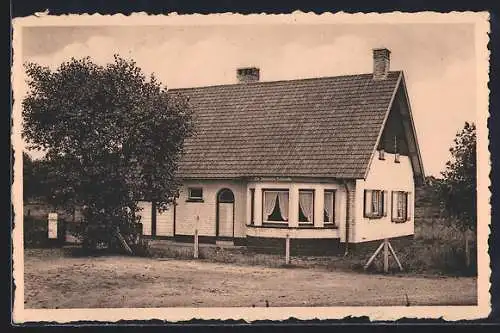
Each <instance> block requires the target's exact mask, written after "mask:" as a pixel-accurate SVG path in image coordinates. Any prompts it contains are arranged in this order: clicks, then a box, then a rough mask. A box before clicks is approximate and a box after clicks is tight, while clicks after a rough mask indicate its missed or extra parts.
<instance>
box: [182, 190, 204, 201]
mask: <svg viewBox="0 0 500 333" xmlns="http://www.w3.org/2000/svg"><path fill="white" fill-rule="evenodd" d="M187 190H188V193H187V196H188V198H187V200H186V202H203V187H201V186H189V187H188V189H187ZM193 190H199V191H201V196H199V197H198V196H192V191H193Z"/></svg>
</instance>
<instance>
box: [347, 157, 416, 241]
mask: <svg viewBox="0 0 500 333" xmlns="http://www.w3.org/2000/svg"><path fill="white" fill-rule="evenodd" d="M365 189H367V190H372V189H373V190H385V191H388V192H387V193H388V198H387V200H388V205H387V209H388V212H387V216H385V217H382V218H379V219H368V218H365V217H363V209H364V207H363V203H364V201H363V197H364V190H365ZM391 191H405V192H410V195H409V202H408V211H409V214H410V220H409V221H407V222H404V223H394V222H392V221H391V209H392V207H391V204H392V202H391ZM414 196H415V185H414V180H413V171H412V166H411V162H410V159H409V158H408V157H407V156H400V163H395V162H394V155H393V154H388V153H385V160H380V159H379V158H378V154H376V155H375V156H374V158H373V160H372V163H371V165H370V169H369V172H368V175H367V178H366V180H362V179H358V180H356V195H355V219H354V221H353V232H352V234H351V237H352V238H351V240H350V241H351V242H353V243H358V242H367V241H372V240H379V239H384V238H391V237H399V236H407V235H413V234H414V217H413V215H414V214H413V212H414V202H415V200H414Z"/></svg>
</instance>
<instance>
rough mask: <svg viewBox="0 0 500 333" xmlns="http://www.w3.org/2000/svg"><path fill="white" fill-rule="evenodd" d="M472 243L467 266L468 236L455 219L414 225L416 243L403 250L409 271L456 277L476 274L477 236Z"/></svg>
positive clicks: (432, 220) (424, 221)
mask: <svg viewBox="0 0 500 333" xmlns="http://www.w3.org/2000/svg"><path fill="white" fill-rule="evenodd" d="M471 236H472V237H470V239H469V249H470V266H469V267H467V265H466V253H465V240H466V233H465V232H464V231H462V230H461V229H460V224H457V223H455V221H454V220H453V219H449V218H448V219H446V218H437V219H421V220H418V221H416V223H415V241H414V242H413V244H412V245H411V246H409V247H408V248H404V249H400V251H401V252H402V256H403V258H401V259H402V261H404V262H405V263H406V264H405V266H406V268H407V270H412V271H418V272H422V271H429V270H431V271H436V272H440V273H444V274H453V275H475V274H477V248H476V234H475V232H473V233H472V235H471Z"/></svg>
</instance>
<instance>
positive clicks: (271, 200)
mask: <svg viewBox="0 0 500 333" xmlns="http://www.w3.org/2000/svg"><path fill="white" fill-rule="evenodd" d="M262 201H263V203H262V215H263V216H262V221H263V222H276V223H286V222H288V190H271V191H268V190H264V191H263V195H262Z"/></svg>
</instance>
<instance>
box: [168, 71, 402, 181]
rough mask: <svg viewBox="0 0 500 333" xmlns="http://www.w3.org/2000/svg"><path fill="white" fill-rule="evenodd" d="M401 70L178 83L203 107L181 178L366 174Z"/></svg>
mask: <svg viewBox="0 0 500 333" xmlns="http://www.w3.org/2000/svg"><path fill="white" fill-rule="evenodd" d="M401 78H402V72H400V71H396V72H390V73H389V76H388V78H387V79H385V80H373V78H372V74H361V75H348V76H336V77H324V78H315V79H300V80H290V81H274V82H253V83H239V84H231V85H219V86H210V87H200V88H186V89H172V90H170V92H171V93H174V94H177V93H182V94H184V95H186V96H188V97H189V102H190V104H191V106H192V107H193V108H194V111H195V114H196V121H195V124H196V125H195V127H196V134H195V135H193V136H192V137H190V138H188V139H186V141H185V145H184V155H183V157H182V158H181V161H180V165H179V173H180V176H181V177H182V178H238V177H253V176H256V177H258V176H270V177H294V176H304V177H332V178H348V179H354V178H364V176H365V173H366V170H367V168H368V166H369V163H370V160H371V156H372V154H373V153H374V151H375V148H376V145H377V140H378V138H379V135H380V132H381V128H382V127H383V124H384V121H385V119H386V115H387V113H388V112H389V110H390V108H391V104H392V101H393V99H394V95H395V93H396V91H397V88H398V87H399V85H400V82H401Z"/></svg>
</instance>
